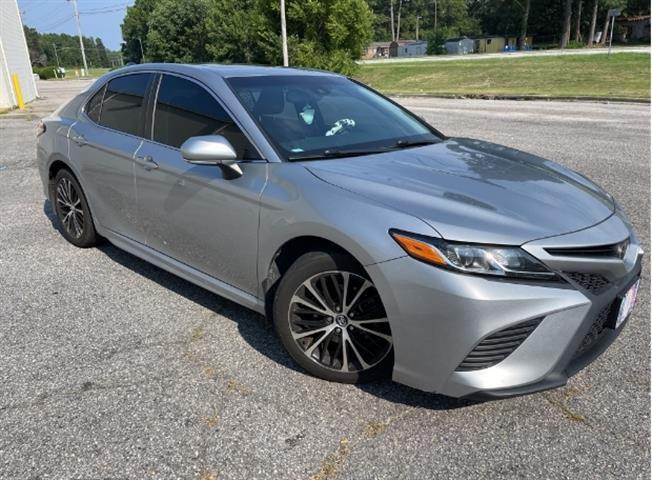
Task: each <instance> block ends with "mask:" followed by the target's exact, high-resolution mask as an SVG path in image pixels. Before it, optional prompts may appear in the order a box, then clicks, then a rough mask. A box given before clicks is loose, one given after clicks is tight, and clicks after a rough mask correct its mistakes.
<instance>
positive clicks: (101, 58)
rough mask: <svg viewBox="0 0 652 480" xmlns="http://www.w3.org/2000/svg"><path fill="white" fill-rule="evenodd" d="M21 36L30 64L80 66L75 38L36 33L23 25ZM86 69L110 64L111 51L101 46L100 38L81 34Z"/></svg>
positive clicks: (113, 57)
mask: <svg viewBox="0 0 652 480" xmlns="http://www.w3.org/2000/svg"><path fill="white" fill-rule="evenodd" d="M23 28H24V30H25V39H26V40H27V49H28V50H29V57H30V59H31V61H32V66H33V67H45V66H61V67H65V68H72V67H79V66H81V65H83V62H82V54H81V47H80V45H79V37H78V36H73V35H67V34H65V33H39V32H38V31H37V30H36V29H34V28H30V27H27V26H24V27H23ZM82 39H83V42H84V50H85V53H86V61H87V62H88V67H89V68H97V67H111V66H113V65H112V62H111V60H112V59H113V60H114V63H115V54H116V52H112V51H111V50H109V49H107V48H106V47H105V46H104V43H103V42H102V39H101V38H94V37H82Z"/></svg>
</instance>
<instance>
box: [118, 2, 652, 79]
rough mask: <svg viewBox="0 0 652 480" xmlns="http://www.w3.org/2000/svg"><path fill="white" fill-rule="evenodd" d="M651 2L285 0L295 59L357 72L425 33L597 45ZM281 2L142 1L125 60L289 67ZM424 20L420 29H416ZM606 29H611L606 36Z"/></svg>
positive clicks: (129, 28)
mask: <svg viewBox="0 0 652 480" xmlns="http://www.w3.org/2000/svg"><path fill="white" fill-rule="evenodd" d="M615 7H620V8H623V9H624V13H626V14H644V13H649V11H650V4H649V1H648V0H535V1H530V0H286V10H287V31H288V43H289V51H290V62H291V64H292V65H298V66H304V67H313V68H323V69H329V70H336V71H339V72H343V73H350V72H351V71H352V70H353V69H354V67H355V60H357V59H358V58H360V55H361V53H362V51H363V48H364V47H366V46H367V45H368V44H369V43H370V42H371V41H373V40H377V41H383V40H384V41H391V40H398V39H408V38H409V39H412V38H415V37H416V34H417V28H418V29H419V31H420V37H421V38H426V39H428V40H429V43H430V47H431V50H430V53H438V52H437V48H438V46H439V45H441V44H443V43H444V41H445V40H446V39H447V38H451V37H456V36H460V35H469V36H470V35H480V34H496V35H505V34H510V35H515V36H518V37H519V44H520V45H521V46H522V45H523V43H524V39H525V36H526V35H532V34H533V35H535V41H536V42H537V43H539V44H544V45H550V46H552V45H557V46H561V47H566V46H569V44H571V43H572V44H573V46H578V44H590V43H591V40H592V38H593V37H594V36H595V33H596V32H597V31H605V30H606V22H607V18H606V15H607V11H608V10H609V9H610V8H615ZM279 18H280V7H279V0H238V1H233V0H184V1H177V0H136V1H135V3H134V5H133V6H131V7H129V8H128V9H127V14H126V16H125V19H124V22H123V24H122V26H121V27H122V35H123V38H124V43H123V45H122V52H123V54H124V57H125V61H128V62H134V63H140V62H152V61H154V62H223V63H260V64H272V65H278V64H280V63H281V60H282V59H281V55H282V54H281V37H280V34H281V27H280V20H279ZM417 25H418V26H417ZM604 38H605V35H602V39H603V41H604Z"/></svg>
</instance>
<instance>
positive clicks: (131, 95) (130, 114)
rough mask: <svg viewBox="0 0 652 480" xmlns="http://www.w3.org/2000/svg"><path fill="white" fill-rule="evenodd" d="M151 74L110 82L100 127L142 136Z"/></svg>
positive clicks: (103, 105)
mask: <svg viewBox="0 0 652 480" xmlns="http://www.w3.org/2000/svg"><path fill="white" fill-rule="evenodd" d="M150 78H151V74H149V73H139V74H134V75H126V76H124V77H118V78H115V79H113V80H111V81H110V82H109V84H108V85H107V87H106V93H105V94H104V102H102V112H101V113H102V114H101V118H100V125H102V126H104V127H108V128H112V129H114V130H120V131H121V132H125V133H130V134H131V135H138V136H141V135H142V133H141V131H142V126H143V124H144V121H145V105H144V98H145V92H146V91H147V85H148V84H149V80H150Z"/></svg>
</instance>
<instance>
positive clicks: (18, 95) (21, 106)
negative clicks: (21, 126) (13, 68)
mask: <svg viewBox="0 0 652 480" xmlns="http://www.w3.org/2000/svg"><path fill="white" fill-rule="evenodd" d="M11 82H12V83H13V84H14V92H15V93H16V101H17V102H18V108H19V109H21V110H25V101H24V100H23V91H22V90H21V89H20V81H19V80H18V74H17V73H12V74H11Z"/></svg>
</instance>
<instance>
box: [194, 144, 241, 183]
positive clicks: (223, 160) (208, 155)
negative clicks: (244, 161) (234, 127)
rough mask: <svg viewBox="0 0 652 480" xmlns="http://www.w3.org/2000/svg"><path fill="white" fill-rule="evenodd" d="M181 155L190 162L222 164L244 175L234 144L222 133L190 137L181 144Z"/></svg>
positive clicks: (238, 174) (196, 163)
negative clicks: (237, 160)
mask: <svg viewBox="0 0 652 480" xmlns="http://www.w3.org/2000/svg"><path fill="white" fill-rule="evenodd" d="M181 156H182V157H183V158H184V159H185V160H186V162H188V163H193V164H195V165H217V166H222V167H225V168H228V169H229V171H230V172H231V173H232V174H235V175H237V176H241V175H242V169H240V166H239V165H238V163H237V162H236V158H237V157H238V156H237V154H236V153H235V150H234V148H233V145H231V142H229V141H228V140H227V139H226V138H224V137H223V136H222V135H204V136H200V137H190V138H189V139H188V140H186V141H185V142H183V145H181Z"/></svg>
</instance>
